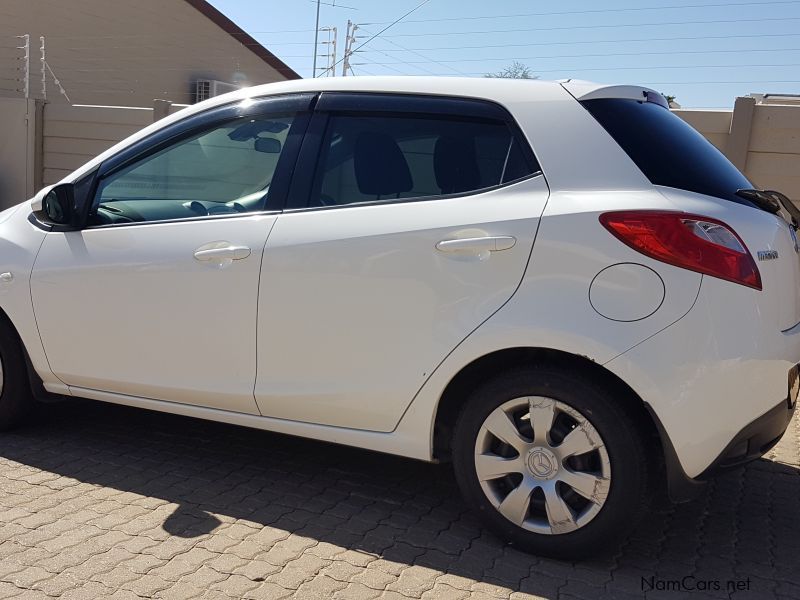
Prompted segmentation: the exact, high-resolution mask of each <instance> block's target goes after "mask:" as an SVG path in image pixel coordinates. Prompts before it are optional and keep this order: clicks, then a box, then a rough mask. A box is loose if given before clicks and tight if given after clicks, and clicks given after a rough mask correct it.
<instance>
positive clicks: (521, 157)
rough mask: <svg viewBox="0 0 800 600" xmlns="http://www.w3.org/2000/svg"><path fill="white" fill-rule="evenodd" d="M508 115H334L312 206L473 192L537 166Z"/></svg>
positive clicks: (323, 151) (312, 194)
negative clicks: (504, 117) (504, 118)
mask: <svg viewBox="0 0 800 600" xmlns="http://www.w3.org/2000/svg"><path fill="white" fill-rule="evenodd" d="M523 143H524V142H521V140H519V139H518V138H517V136H516V133H515V132H514V131H513V130H512V129H511V128H510V127H509V126H508V124H507V123H506V122H504V121H495V120H491V119H468V118H457V117H456V118H453V117H450V116H449V115H448V116H446V117H445V116H438V115H437V116H429V115H413V114H411V115H408V114H407V115H397V114H392V115H386V114H376V113H365V114H349V113H348V114H337V113H334V114H332V115H331V117H330V119H329V121H328V126H327V128H326V132H325V135H324V138H323V140H322V151H321V156H320V160H319V162H318V165H319V167H318V171H317V174H316V178H315V184H314V188H313V190H312V193H311V200H310V206H337V205H346V204H355V203H363V202H375V201H387V200H389V201H391V200H401V199H406V198H431V197H435V196H446V195H451V194H467V193H470V192H475V191H477V190H482V189H485V188H491V187H495V186H498V185H502V184H505V183H510V182H512V181H515V180H518V179H521V178H523V177H526V176H528V175H531V174H532V173H535V172H537V171H538V170H539V168H538V166H536V165H535V164H533V158H532V156H531V155H530V152H525V149H526V148H525V147H524V146H523V145H522V144H523Z"/></svg>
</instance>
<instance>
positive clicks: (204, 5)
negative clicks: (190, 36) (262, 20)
mask: <svg viewBox="0 0 800 600" xmlns="http://www.w3.org/2000/svg"><path fill="white" fill-rule="evenodd" d="M185 1H186V3H187V4H189V5H191V6H192V7H193V8H195V9H197V10H198V11H200V12H201V13H202V14H203V15H205V16H206V17H208V18H209V19H210V20H211V21H212V22H213V23H214V24H215V25H217V26H218V27H219V28H220V29H222V30H224V31H225V32H226V33H227V34H229V35H230V36H231V37H233V39H235V40H236V41H237V42H240V43H241V44H242V45H243V46H244V47H245V48H247V49H248V50H250V51H251V52H252V53H253V54H255V55H256V56H258V57H259V58H260V59H261V60H263V61H264V62H265V63H267V64H268V65H269V66H271V67H272V68H273V69H275V70H276V71H278V72H279V73H280V74H281V75H283V76H284V77H286V78H287V79H300V75H299V74H298V73H297V72H296V71H295V70H294V69H292V68H291V67H290V66H289V65H287V64H286V63H285V62H283V61H282V60H281V59H279V58H278V57H277V56H275V55H274V54H273V53H272V52H270V51H269V50H267V49H266V48H265V47H264V46H262V45H261V44H260V43H259V42H258V40H256V39H255V38H254V37H252V36H251V35H250V34H248V33H247V32H246V31H244V29H242V28H241V27H239V26H238V25H237V24H236V23H234V22H233V21H231V20H230V19H229V18H228V17H226V16H225V15H224V14H222V13H221V12H220V11H219V10H217V9H216V8H214V7H213V6H212V5H211V4H209V3H208V2H207V0H185Z"/></svg>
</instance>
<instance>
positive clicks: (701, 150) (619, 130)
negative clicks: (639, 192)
mask: <svg viewBox="0 0 800 600" xmlns="http://www.w3.org/2000/svg"><path fill="white" fill-rule="evenodd" d="M581 104H582V105H583V106H584V107H585V108H586V109H587V110H588V111H589V112H590V113H591V115H592V116H593V117H594V118H595V119H596V120H597V121H598V122H599V123H600V125H602V126H603V128H604V129H605V130H606V131H607V132H608V133H609V134H610V135H611V137H613V138H614V140H615V141H616V142H617V144H619V145H620V147H622V149H623V150H624V151H625V152H626V153H627V154H628V156H629V157H630V158H631V160H633V162H634V163H635V164H636V166H637V167H639V169H640V170H641V171H642V173H643V174H644V175H645V177H647V178H648V179H649V180H650V182H651V183H653V184H654V185H663V186H665V187H672V188H678V189H681V190H687V191H690V192H697V193H700V194H706V195H709V196H715V197H717V198H724V199H726V200H731V201H733V202H736V203H738V204H745V205H747V206H751V203H750V202H748V201H747V200H745V199H743V198H740V197H738V196H737V195H736V191H737V190H740V189H748V188H752V187H753V184H752V183H750V182H749V181H748V180H747V178H746V177H745V176H744V175H742V173H741V172H740V171H739V170H738V169H737V168H736V167H735V166H733V164H732V163H731V162H730V161H729V160H728V159H727V158H726V157H725V155H723V154H722V153H721V152H720V151H719V150H717V148H715V147H714V146H713V145H712V144H711V143H710V142H709V141H708V140H706V139H705V138H704V137H703V136H702V135H701V134H700V133H698V132H697V131H696V130H695V129H694V128H693V127H692V126H691V125H689V124H688V123H686V122H685V121H684V120H683V119H681V118H680V117H678V116H677V115H674V114H672V113H671V112H670V111H669V109H666V108H664V107H663V106H660V105H658V104H656V103H654V102H646V101H638V100H630V99H624V98H601V99H595V100H584V101H583V102H581Z"/></svg>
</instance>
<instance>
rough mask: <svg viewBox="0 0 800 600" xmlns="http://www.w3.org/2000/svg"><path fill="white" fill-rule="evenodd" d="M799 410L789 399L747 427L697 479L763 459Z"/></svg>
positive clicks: (795, 403)
mask: <svg viewBox="0 0 800 600" xmlns="http://www.w3.org/2000/svg"><path fill="white" fill-rule="evenodd" d="M796 408H797V402H793V401H792V399H791V398H789V399H787V400H784V401H783V402H781V403H780V404H778V405H777V406H775V407H774V408H771V409H770V410H768V411H767V412H766V413H764V414H763V415H761V416H760V417H758V418H757V419H755V420H754V421H752V422H750V423H748V424H747V425H745V426H744V427H743V428H742V430H741V431H739V433H737V434H736V435H735V436H734V437H733V439H732V440H731V441H730V443H729V444H728V445H727V446H726V447H725V449H724V450H723V451H722V452H720V454H719V456H718V457H717V458H716V459H715V460H714V462H712V463H711V464H710V465H709V466H708V468H707V469H706V470H705V471H703V472H702V473H701V474H700V475H699V476H698V477H697V479H700V480H704V479H708V478H709V477H713V476H714V475H716V474H717V473H719V472H720V471H725V470H727V469H731V468H735V467H738V466H740V465H743V464H745V463H748V462H750V461H751V460H755V459H757V458H761V457H762V456H764V454H766V453H767V452H769V451H770V450H771V449H772V448H773V446H775V444H777V443H778V442H779V441H780V439H781V437H783V434H784V433H785V432H786V428H787V427H788V426H789V422H790V421H791V420H792V416H793V415H794V411H795V409H796Z"/></svg>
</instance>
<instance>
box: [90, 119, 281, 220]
mask: <svg viewBox="0 0 800 600" xmlns="http://www.w3.org/2000/svg"><path fill="white" fill-rule="evenodd" d="M292 121H293V117H292V116H271V117H257V118H249V119H237V120H235V121H230V122H226V123H222V124H220V125H217V126H216V127H214V128H213V129H210V130H206V131H204V132H202V133H199V134H196V135H193V136H192V137H189V138H188V139H183V140H181V141H178V142H176V143H174V144H172V145H170V146H168V147H167V148H164V149H162V150H160V151H158V152H156V153H154V154H150V155H148V156H146V157H144V158H143V159H141V160H138V161H136V162H134V163H133V164H131V165H129V166H127V167H125V168H123V169H121V170H119V171H117V172H115V173H113V174H111V175H110V176H108V177H107V178H105V179H103V180H102V181H101V182H100V185H99V187H98V191H97V195H96V197H95V206H94V209H93V212H94V214H93V215H92V224H109V223H112V224H113V223H124V222H136V221H158V220H165V219H178V218H193V217H198V216H209V215H219V214H226V213H231V214H232V213H237V212H251V211H255V210H261V209H263V207H264V202H265V200H266V196H267V194H268V192H269V185H270V182H271V181H272V177H273V175H274V173H275V169H276V167H277V165H278V160H279V159H280V156H281V152H282V149H283V145H284V143H285V142H286V138H287V136H288V133H289V130H290V128H291V125H292Z"/></svg>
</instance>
